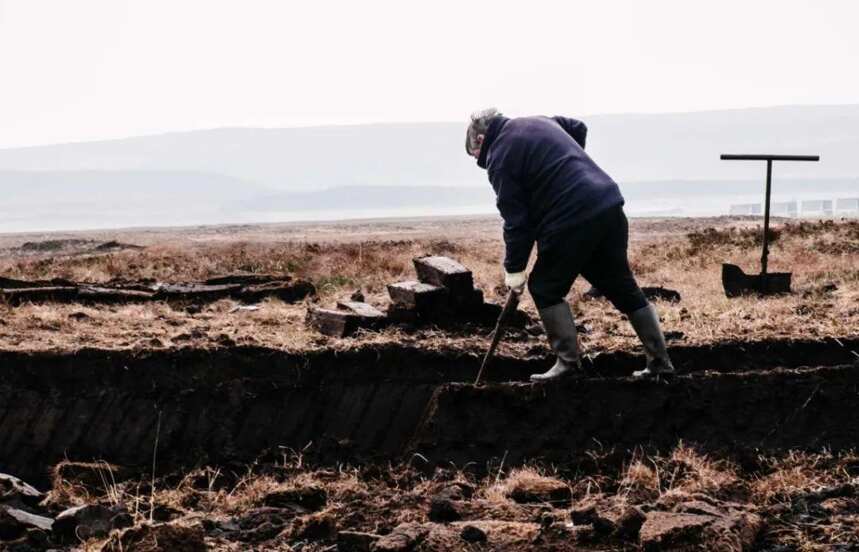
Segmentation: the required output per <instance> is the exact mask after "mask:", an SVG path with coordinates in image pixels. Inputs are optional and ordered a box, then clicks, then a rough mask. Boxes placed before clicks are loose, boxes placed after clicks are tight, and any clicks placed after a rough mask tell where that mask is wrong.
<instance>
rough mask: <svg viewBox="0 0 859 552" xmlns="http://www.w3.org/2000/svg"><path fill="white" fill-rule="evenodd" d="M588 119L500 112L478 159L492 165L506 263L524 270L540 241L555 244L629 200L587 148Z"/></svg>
mask: <svg viewBox="0 0 859 552" xmlns="http://www.w3.org/2000/svg"><path fill="white" fill-rule="evenodd" d="M587 132H588V129H587V127H586V126H585V124H584V123H583V122H581V121H577V120H575V119H567V118H565V117H552V118H549V117H521V118H516V119H508V118H506V117H496V118H494V119H493V120H492V121H491V122H490V123H489V128H488V129H487V131H486V136H485V138H484V141H483V146H482V147H481V149H480V156H479V157H478V159H477V164H478V165H479V166H480V167H482V168H484V169H486V170H487V172H488V174H489V182H490V183H491V184H492V188H493V189H494V190H495V195H496V196H497V202H496V203H497V206H498V210H499V211H500V212H501V217H502V218H503V219H504V243H505V244H506V246H507V252H506V255H505V258H504V268H505V269H506V270H507V272H521V271H523V270H525V266H526V265H527V264H528V257H529V256H530V254H531V249H532V248H533V246H534V242H535V241H536V242H537V249H538V251H543V250H546V249H548V248H549V247H551V245H552V243H553V241H554V240H556V239H558V236H559V233H560V232H561V231H562V230H565V229H567V228H570V227H572V226H575V225H577V224H581V223H583V222H585V221H587V220H589V219H591V218H593V217H595V216H596V215H598V214H600V213H602V212H603V211H605V210H607V209H610V208H612V207H615V206H617V205H623V196H621V194H620V189H619V188H618V186H617V184H616V183H615V182H614V180H612V179H611V177H609V176H608V175H607V174H606V173H605V172H603V170H602V169H600V168H599V167H598V166H597V164H596V163H594V162H593V160H592V159H591V158H590V157H589V156H588V154H586V153H585V151H584V147H585V136H586V135H587Z"/></svg>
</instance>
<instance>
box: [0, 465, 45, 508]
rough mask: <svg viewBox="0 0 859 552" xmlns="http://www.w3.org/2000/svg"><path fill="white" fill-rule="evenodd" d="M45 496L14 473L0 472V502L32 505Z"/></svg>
mask: <svg viewBox="0 0 859 552" xmlns="http://www.w3.org/2000/svg"><path fill="white" fill-rule="evenodd" d="M44 497H45V495H44V494H42V493H40V492H39V491H37V490H36V489H35V488H33V487H32V486H31V485H28V484H27V483H25V482H23V481H21V480H20V479H18V478H17V477H15V476H14V475H9V474H6V473H0V502H2V503H5V504H11V505H18V504H22V505H25V506H30V507H34V506H36V505H37V504H38V503H39V502H41V501H42V499H43V498H44Z"/></svg>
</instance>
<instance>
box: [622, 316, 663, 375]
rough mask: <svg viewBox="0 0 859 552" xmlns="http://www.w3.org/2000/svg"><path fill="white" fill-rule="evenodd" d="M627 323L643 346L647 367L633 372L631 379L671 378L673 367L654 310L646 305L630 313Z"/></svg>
mask: <svg viewBox="0 0 859 552" xmlns="http://www.w3.org/2000/svg"><path fill="white" fill-rule="evenodd" d="M629 322H630V323H631V324H632V327H633V329H635V333H636V334H637V335H638V339H640V340H641V343H642V344H643V345H644V355H645V357H646V358H647V367H646V368H645V369H644V370H638V371H637V372H633V374H632V377H634V378H640V379H645V378H656V379H658V378H660V377H661V376H667V377H670V376H672V375H673V374H674V365H673V364H672V363H671V359H670V358H669V357H668V348H667V347H666V345H665V336H664V335H662V329H661V328H660V327H659V315H658V314H657V313H656V308H655V307H654V306H653V305H651V304H650V303H648V304H647V306H646V307H642V308H640V309H638V310H637V311H634V312H632V313H630V314H629Z"/></svg>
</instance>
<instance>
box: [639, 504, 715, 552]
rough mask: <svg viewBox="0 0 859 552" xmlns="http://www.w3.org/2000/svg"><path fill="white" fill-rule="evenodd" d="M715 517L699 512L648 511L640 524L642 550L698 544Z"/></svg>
mask: <svg viewBox="0 0 859 552" xmlns="http://www.w3.org/2000/svg"><path fill="white" fill-rule="evenodd" d="M715 520H716V518H714V517H713V516H703V515H699V514H680V513H676V512H650V513H649V514H647V519H646V520H645V522H644V524H643V525H642V526H641V531H640V532H639V542H640V543H641V545H642V547H644V550H647V551H650V550H668V549H672V547H674V548H679V547H683V546H690V547H691V546H695V545H697V544H700V543H701V541H702V538H703V536H704V530H705V529H706V528H707V527H708V526H709V525H710V524H711V523H713V522H714V521H715Z"/></svg>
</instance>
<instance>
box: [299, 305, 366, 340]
mask: <svg viewBox="0 0 859 552" xmlns="http://www.w3.org/2000/svg"><path fill="white" fill-rule="evenodd" d="M307 325H308V326H310V327H312V328H315V329H317V330H318V331H319V332H320V333H323V334H325V335H330V336H333V337H346V336H349V335H352V334H354V333H355V332H356V331H357V330H358V328H360V327H361V317H360V316H358V315H357V314H355V313H352V312H349V311H342V310H334V309H321V308H310V309H308V311H307Z"/></svg>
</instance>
